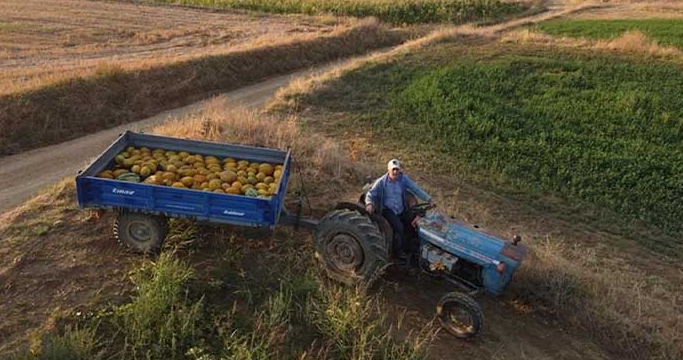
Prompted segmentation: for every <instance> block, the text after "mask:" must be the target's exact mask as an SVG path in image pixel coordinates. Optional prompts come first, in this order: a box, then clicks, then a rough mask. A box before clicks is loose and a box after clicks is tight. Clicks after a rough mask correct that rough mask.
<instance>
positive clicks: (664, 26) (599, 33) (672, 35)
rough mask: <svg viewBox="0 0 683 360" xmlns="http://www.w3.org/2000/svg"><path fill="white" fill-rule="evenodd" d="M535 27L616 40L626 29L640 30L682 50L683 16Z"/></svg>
mask: <svg viewBox="0 0 683 360" xmlns="http://www.w3.org/2000/svg"><path fill="white" fill-rule="evenodd" d="M535 28H536V29H538V30H540V31H542V32H544V33H547V34H549V35H554V36H568V37H574V38H589V39H613V38H616V37H619V36H620V35H622V34H624V33H625V32H627V31H631V30H638V31H640V32H642V33H644V34H645V35H646V36H648V37H649V38H650V39H653V40H655V41H656V42H657V43H658V44H660V45H665V46H674V47H677V48H679V49H683V19H643V20H570V19H563V20H551V21H547V22H543V23H540V24H538V25H536V27H535Z"/></svg>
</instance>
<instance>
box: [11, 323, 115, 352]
mask: <svg viewBox="0 0 683 360" xmlns="http://www.w3.org/2000/svg"><path fill="white" fill-rule="evenodd" d="M100 349H101V345H100V344H99V339H98V337H97V334H96V330H95V329H94V328H92V327H88V328H84V329H79V328H71V327H66V328H65V329H64V331H63V332H62V333H61V334H54V333H45V334H43V336H42V338H41V346H40V348H39V349H37V350H36V351H34V352H30V351H24V352H22V353H20V354H19V355H17V356H16V357H15V360H66V359H68V360H99V359H102V358H103V354H102V352H101V350H100Z"/></svg>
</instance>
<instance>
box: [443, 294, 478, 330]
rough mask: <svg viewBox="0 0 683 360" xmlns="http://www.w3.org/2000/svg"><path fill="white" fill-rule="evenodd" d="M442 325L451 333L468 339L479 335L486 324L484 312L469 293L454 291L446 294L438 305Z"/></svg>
mask: <svg viewBox="0 0 683 360" xmlns="http://www.w3.org/2000/svg"><path fill="white" fill-rule="evenodd" d="M436 314H437V317H438V318H439V322H440V323H441V326H443V328H444V329H446V331H448V332H449V333H451V335H453V336H455V337H457V338H460V339H468V338H471V337H473V336H475V335H477V334H478V333H479V332H480V331H481V329H482V328H483V326H484V313H483V312H482V311H481V307H480V306H479V304H478V303H477V302H476V301H475V300H474V299H473V298H472V297H471V296H469V295H466V294H463V293H458V292H452V293H448V294H446V295H444V296H443V297H442V298H441V299H440V300H439V303H438V304H437V305H436Z"/></svg>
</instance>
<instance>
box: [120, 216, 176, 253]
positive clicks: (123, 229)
mask: <svg viewBox="0 0 683 360" xmlns="http://www.w3.org/2000/svg"><path fill="white" fill-rule="evenodd" d="M167 232H168V220H167V219H166V218H165V217H163V216H154V215H147V214H141V213H135V212H122V213H119V214H118V215H117V216H116V220H114V236H115V237H116V240H117V241H118V242H119V243H120V244H122V245H126V246H127V247H129V248H130V249H132V250H133V251H135V252H138V253H152V254H156V253H159V251H161V246H162V245H163V244H164V240H165V239H166V233H167Z"/></svg>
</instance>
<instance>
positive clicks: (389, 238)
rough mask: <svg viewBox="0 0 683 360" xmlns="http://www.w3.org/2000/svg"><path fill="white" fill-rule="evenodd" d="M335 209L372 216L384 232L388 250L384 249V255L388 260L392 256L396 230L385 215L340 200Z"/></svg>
mask: <svg viewBox="0 0 683 360" xmlns="http://www.w3.org/2000/svg"><path fill="white" fill-rule="evenodd" d="M334 209H335V210H341V209H346V210H353V211H358V212H359V213H361V214H363V215H365V216H367V217H368V218H370V219H371V220H372V221H373V222H374V223H375V224H377V226H378V227H379V230H380V231H381V232H382V235H383V236H384V244H383V247H384V249H386V250H383V251H382V256H383V257H384V259H385V260H388V259H389V258H390V251H391V248H392V246H391V244H392V243H393V238H394V230H393V229H392V228H391V225H389V222H388V221H387V219H385V218H384V216H382V215H380V214H371V213H369V212H368V211H367V210H365V207H363V206H361V205H359V204H354V203H350V202H340V203H338V204H337V205H336V206H335V207H334Z"/></svg>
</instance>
